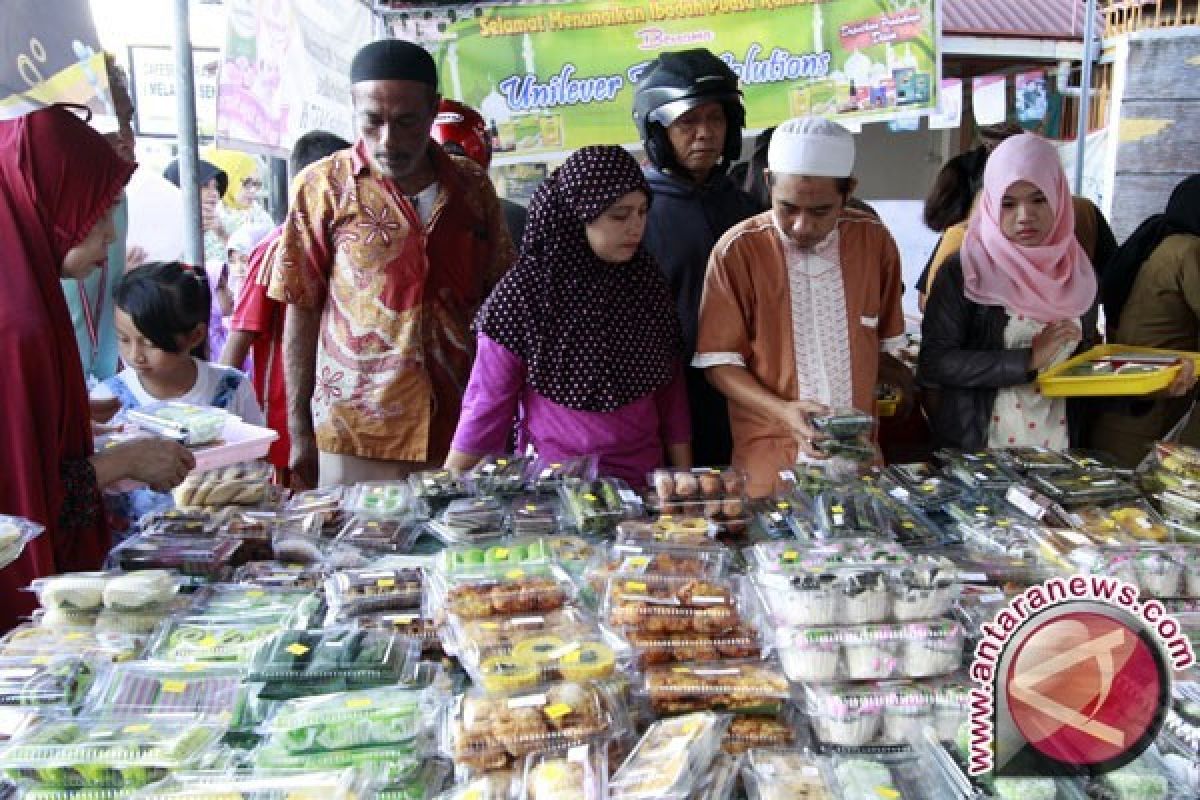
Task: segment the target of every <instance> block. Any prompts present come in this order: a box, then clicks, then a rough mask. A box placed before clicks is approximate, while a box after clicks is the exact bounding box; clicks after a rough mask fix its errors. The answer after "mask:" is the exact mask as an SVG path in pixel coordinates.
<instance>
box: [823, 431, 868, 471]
mask: <svg viewBox="0 0 1200 800" xmlns="http://www.w3.org/2000/svg"><path fill="white" fill-rule="evenodd" d="M813 446H814V447H815V448H816V449H817V450H819V451H820V452H821V453H823V454H824V455H826V456H828V457H829V458H830V459H832V461H833V463H831V464H830V465H829V467H828V468H829V469H830V470H831V471H835V472H841V471H842V467H843V466H844V465H849V466H850V467H851V468H852V469H851V470H850V475H853V474H854V472H856V471H858V470H860V469H863V468H865V467H869V466H870V465H871V464H872V463H873V462H874V461H875V459H876V457H877V456H878V451H877V450H876V448H875V445H874V444H873V443H872V442H871V440H870V439H868V438H867V437H865V436H856V437H854V438H851V439H818V440H816V441H815V442H813ZM838 462H842V464H841V465H839V463H838Z"/></svg>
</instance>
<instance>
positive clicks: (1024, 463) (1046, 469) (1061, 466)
mask: <svg viewBox="0 0 1200 800" xmlns="http://www.w3.org/2000/svg"><path fill="white" fill-rule="evenodd" d="M1000 457H1001V458H1003V459H1004V461H1005V462H1006V463H1007V464H1008V465H1009V466H1011V467H1012V468H1013V469H1015V470H1018V471H1020V472H1023V473H1025V474H1027V475H1035V474H1047V473H1053V472H1074V471H1076V470H1077V469H1078V468H1079V467H1078V465H1077V464H1076V463H1075V462H1074V461H1072V460H1071V459H1070V458H1067V456H1066V455H1065V454H1063V453H1060V452H1059V451H1057V450H1051V449H1050V448H1048V447H1007V448H1005V449H1004V450H1001V451H1000Z"/></svg>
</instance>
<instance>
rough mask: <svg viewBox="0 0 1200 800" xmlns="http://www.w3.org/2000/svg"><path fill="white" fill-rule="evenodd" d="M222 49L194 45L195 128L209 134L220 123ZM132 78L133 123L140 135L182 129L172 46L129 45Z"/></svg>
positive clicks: (165, 134)
mask: <svg viewBox="0 0 1200 800" xmlns="http://www.w3.org/2000/svg"><path fill="white" fill-rule="evenodd" d="M220 68H221V55H220V51H219V50H217V49H216V48H215V47H212V48H207V47H193V48H192V70H193V73H194V75H195V90H196V129H197V132H198V133H199V134H200V136H203V137H210V136H212V135H213V133H214V131H215V130H216V127H217V73H218V71H219V70H220ZM129 81H130V87H129V88H130V91H131V92H132V94H133V107H134V109H135V111H134V117H133V127H134V130H135V131H136V132H137V135H138V136H169V137H171V138H174V137H175V136H176V134H177V133H178V132H179V125H178V122H177V120H178V119H179V115H178V111H177V109H176V103H177V102H178V100H177V99H176V97H175V51H174V50H173V49H171V48H170V47H140V46H139V47H130V48H129Z"/></svg>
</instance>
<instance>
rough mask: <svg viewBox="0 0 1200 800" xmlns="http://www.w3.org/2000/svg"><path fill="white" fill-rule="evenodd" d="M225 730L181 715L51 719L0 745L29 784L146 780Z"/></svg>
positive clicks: (185, 762)
mask: <svg viewBox="0 0 1200 800" xmlns="http://www.w3.org/2000/svg"><path fill="white" fill-rule="evenodd" d="M223 730H224V729H223V728H222V727H221V726H218V725H213V724H207V723H202V722H197V721H196V720H194V719H179V718H153V717H142V718H138V719H129V718H126V719H111V720H108V719H99V718H79V719H70V718H64V719H49V720H46V721H44V722H41V723H39V724H36V725H34V726H32V727H30V728H29V729H28V730H26V731H25V732H24V733H22V734H21V736H19V737H18V738H16V739H15V740H14V741H13V742H12V743H10V744H9V745H8V746H7V747H6V748H4V750H3V751H0V769H3V770H4V771H5V773H6V774H7V775H8V777H9V779H10V780H12V781H13V782H15V783H17V784H18V785H21V786H27V787H47V788H62V789H85V788H131V787H139V786H145V785H147V784H150V783H153V782H155V781H159V780H162V779H163V778H165V777H166V776H167V775H168V774H169V773H171V772H174V771H176V770H182V769H187V768H189V767H191V766H194V765H196V764H197V763H198V762H199V761H200V759H201V758H202V757H203V756H204V755H205V753H206V752H207V751H209V750H210V749H211V748H212V747H214V746H215V745H216V744H217V741H218V740H219V739H220V737H221V735H222V733H223Z"/></svg>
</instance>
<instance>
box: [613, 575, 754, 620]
mask: <svg viewBox="0 0 1200 800" xmlns="http://www.w3.org/2000/svg"><path fill="white" fill-rule="evenodd" d="M743 606H744V598H743V596H742V585H741V582H740V581H738V580H735V579H726V578H722V579H703V578H691V577H688V576H686V575H634V576H625V575H618V576H614V577H613V578H612V579H611V580H610V581H609V582H608V588H607V590H606V592H605V597H604V605H603V614H604V617H605V619H607V621H608V622H609V624H611V625H612V626H614V627H615V628H618V629H624V630H629V631H639V632H642V633H701V634H713V633H724V632H727V631H732V630H734V629H735V628H737V627H738V626H739V625H740V624H741V623H742V621H743V614H742V608H743Z"/></svg>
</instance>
